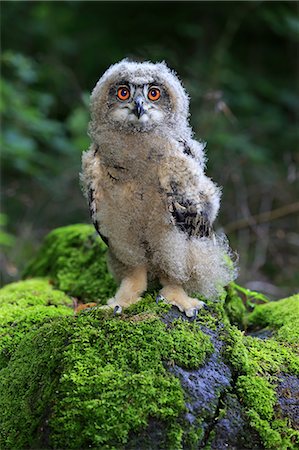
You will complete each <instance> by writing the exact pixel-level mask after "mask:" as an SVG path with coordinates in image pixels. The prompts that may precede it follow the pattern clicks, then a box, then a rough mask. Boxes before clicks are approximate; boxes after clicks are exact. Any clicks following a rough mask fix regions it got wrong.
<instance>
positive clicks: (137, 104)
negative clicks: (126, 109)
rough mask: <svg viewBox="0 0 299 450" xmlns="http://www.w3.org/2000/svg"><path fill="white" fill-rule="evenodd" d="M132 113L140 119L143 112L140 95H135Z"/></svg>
mask: <svg viewBox="0 0 299 450" xmlns="http://www.w3.org/2000/svg"><path fill="white" fill-rule="evenodd" d="M133 113H134V114H135V115H136V116H137V117H138V119H140V117H141V116H142V115H143V114H144V113H145V110H144V108H143V98H142V97H137V98H136V99H135V108H134V109H133Z"/></svg>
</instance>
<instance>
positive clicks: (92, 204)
mask: <svg viewBox="0 0 299 450" xmlns="http://www.w3.org/2000/svg"><path fill="white" fill-rule="evenodd" d="M87 198H88V206H89V214H90V218H91V220H92V223H93V226H94V227H95V229H96V231H97V233H98V234H99V236H101V239H102V241H103V242H105V244H106V245H107V246H108V247H109V241H108V238H107V237H106V236H104V235H103V233H101V232H100V222H99V220H98V219H97V203H96V200H95V195H94V189H93V188H92V187H89V188H88V191H87Z"/></svg>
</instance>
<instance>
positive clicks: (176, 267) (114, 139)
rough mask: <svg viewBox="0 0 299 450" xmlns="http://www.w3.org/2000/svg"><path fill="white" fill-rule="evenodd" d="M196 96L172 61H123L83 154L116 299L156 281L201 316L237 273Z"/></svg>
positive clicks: (102, 89) (100, 89)
mask: <svg viewBox="0 0 299 450" xmlns="http://www.w3.org/2000/svg"><path fill="white" fill-rule="evenodd" d="M188 115H189V99H188V96H187V94H186V92H185V90H184V88H183V87H182V85H181V83H180V81H179V80H178V78H177V76H176V75H175V74H174V72H172V71H171V70H170V69H169V68H168V67H167V66H166V64H165V63H157V64H153V63H150V62H145V63H136V62H129V61H127V60H123V61H121V62H119V63H117V64H115V65H113V66H111V67H110V68H109V69H108V70H107V71H106V72H105V73H104V75H103V76H102V78H100V80H99V81H98V83H97V85H96V87H95V88H94V90H93V92H92V95H91V121H90V124H89V134H90V137H91V139H92V144H91V146H90V148H89V150H88V151H87V152H85V153H84V154H83V162H82V174H81V179H82V182H83V187H84V192H85V195H86V197H87V199H88V202H89V208H90V213H91V217H92V221H93V223H94V226H95V228H96V230H97V231H98V233H99V234H100V235H101V237H102V239H103V240H104V241H105V242H106V244H107V245H108V247H109V249H108V266H109V268H110V270H111V272H112V273H113V275H114V276H115V278H116V280H117V281H118V282H119V283H120V286H119V289H118V291H117V292H116V294H115V296H114V297H113V298H112V299H110V300H109V301H108V305H110V306H111V307H114V308H115V310H118V311H121V309H122V308H123V307H126V306H128V305H130V304H132V303H134V302H136V301H138V300H139V299H140V296H141V295H142V293H143V292H144V291H145V290H146V288H147V283H148V281H150V280H155V279H158V280H159V281H160V283H161V285H162V287H163V288H162V290H161V291H160V295H159V298H163V299H164V300H165V301H167V302H168V303H171V304H173V305H176V306H177V307H178V308H179V309H180V310H181V311H184V312H185V314H186V315H187V316H194V315H196V314H197V311H198V310H199V309H200V308H201V307H202V306H203V302H200V301H199V300H198V299H196V298H193V297H190V295H192V293H193V292H197V293H200V294H202V295H203V296H205V297H207V298H216V297H217V296H218V295H219V292H220V291H221V289H222V288H223V286H225V285H226V284H227V283H228V282H229V281H231V280H232V279H234V277H235V272H236V271H235V268H234V267H233V264H232V263H231V262H230V260H229V255H230V250H229V247H228V245H227V243H226V240H225V237H219V236H217V235H215V234H214V232H213V231H212V225H213V222H214V220H215V218H216V216H217V213H218V209H219V203H220V189H219V187H217V186H216V185H215V184H214V183H213V182H212V181H211V179H210V178H208V177H207V176H206V175H205V174H204V163H205V157H204V152H203V148H204V146H203V145H202V144H200V143H199V142H197V141H195V140H194V139H193V138H192V135H193V132H192V130H191V128H190V126H189V123H188Z"/></svg>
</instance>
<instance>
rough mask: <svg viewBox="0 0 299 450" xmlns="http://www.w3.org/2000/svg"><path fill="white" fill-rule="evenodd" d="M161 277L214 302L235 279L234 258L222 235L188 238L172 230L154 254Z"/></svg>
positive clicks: (190, 292) (161, 241)
mask: <svg viewBox="0 0 299 450" xmlns="http://www.w3.org/2000/svg"><path fill="white" fill-rule="evenodd" d="M154 259H155V263H158V265H159V266H160V268H161V269H162V270H163V272H164V274H165V275H166V276H167V277H168V278H170V279H172V280H173V281H174V282H176V283H179V284H181V285H182V286H183V287H184V289H185V290H186V291H187V292H188V294H189V295H191V294H193V293H199V294H200V295H202V296H203V297H205V298H208V299H213V300H216V299H217V298H219V295H221V293H222V292H223V287H224V286H226V285H227V284H228V283H229V282H231V281H233V280H234V279H235V278H236V277H237V268H236V262H235V260H236V255H234V254H233V252H232V251H231V249H230V247H229V244H228V240H227V238H226V236H225V235H215V234H214V235H213V237H211V238H207V237H202V238H197V237H191V238H188V237H186V235H185V234H184V233H181V232H179V231H177V230H172V231H170V233H168V234H167V236H164V239H161V240H160V242H159V249H156V252H155V253H154Z"/></svg>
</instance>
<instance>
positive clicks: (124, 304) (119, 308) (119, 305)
mask: <svg viewBox="0 0 299 450" xmlns="http://www.w3.org/2000/svg"><path fill="white" fill-rule="evenodd" d="M139 300H141V297H138V298H134V299H132V298H129V299H117V298H116V297H112V298H110V299H109V300H108V302H107V305H105V306H106V307H107V308H113V315H114V316H116V315H118V314H121V313H122V312H123V309H124V308H128V306H130V305H132V304H133V303H137V302H139Z"/></svg>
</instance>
